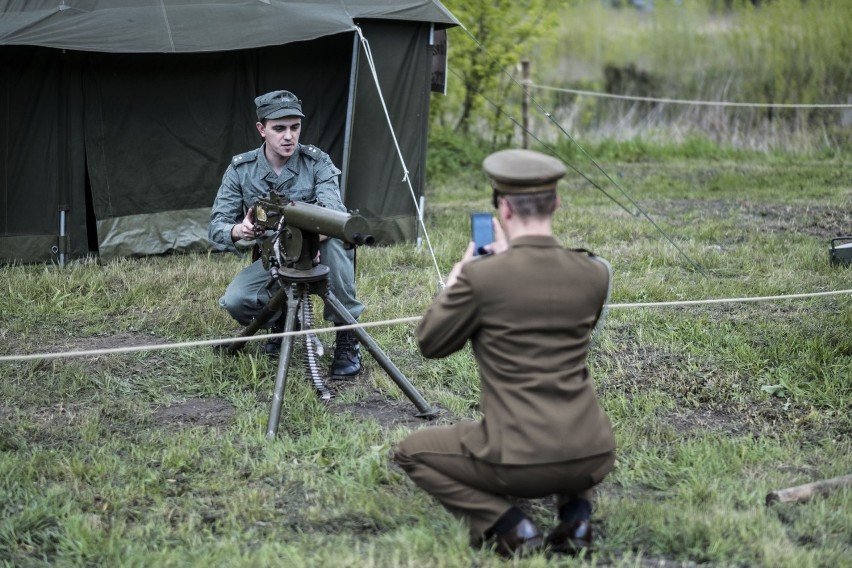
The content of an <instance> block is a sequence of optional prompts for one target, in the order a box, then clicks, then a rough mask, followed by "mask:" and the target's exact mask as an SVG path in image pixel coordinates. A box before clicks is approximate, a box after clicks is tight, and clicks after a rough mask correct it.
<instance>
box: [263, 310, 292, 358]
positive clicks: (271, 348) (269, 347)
mask: <svg viewBox="0 0 852 568" xmlns="http://www.w3.org/2000/svg"><path fill="white" fill-rule="evenodd" d="M286 324H287V313H286V312H284V313H282V314H281V316H280V317H279V318H278V319H277V320H275V321H274V322H272V327H271V328H269V333H284V326H285V325H286ZM300 329H302V325H301V322H300V321H299V318H296V324H295V327H294V329H293V331H299V330H300ZM281 339H282V338H280V337H271V338H269V339H267V340H266V345H265V346H264V348H263V349H264V351H266V354H267V355H269V356H270V357H278V355H279V354H280V353H281Z"/></svg>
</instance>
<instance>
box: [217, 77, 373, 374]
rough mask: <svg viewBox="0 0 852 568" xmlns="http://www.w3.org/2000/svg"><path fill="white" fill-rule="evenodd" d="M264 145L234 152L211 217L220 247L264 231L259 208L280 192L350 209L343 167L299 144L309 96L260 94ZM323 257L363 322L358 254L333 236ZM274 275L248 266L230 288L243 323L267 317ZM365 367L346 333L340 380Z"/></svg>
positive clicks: (337, 368) (230, 302)
mask: <svg viewBox="0 0 852 568" xmlns="http://www.w3.org/2000/svg"><path fill="white" fill-rule="evenodd" d="M255 104H256V105H257V124H256V127H257V131H258V132H259V133H260V136H261V138H263V144H262V145H261V146H260V148H258V149H256V150H252V151H250V152H246V153H244V154H240V155H238V156H234V157H233V159H232V160H231V164H230V165H229V166H228V168H227V170H225V175H224V176H223V177H222V185H221V186H220V187H219V193H218V194H217V195H216V201H215V202H214V204H213V211H212V213H211V215H210V227H209V239H210V242H211V243H213V246H214V247H216V248H217V249H218V250H229V251H233V252H237V248H236V246H235V243H236V242H237V241H239V240H251V239H254V238H256V237H257V236H258V235H259V231H258V229H257V228H256V227H255V223H254V211H253V207H254V204H255V202H256V201H257V198H258V197H262V196H265V195H269V194H270V193H273V192H274V193H277V194H278V195H282V196H285V197H287V198H288V199H289V200H290V201H304V202H306V203H312V204H315V205H321V206H323V207H328V208H329V209H334V210H335V211H343V212H345V211H346V207H345V206H344V205H343V202H342V201H341V198H340V188H339V187H338V183H339V182H338V177H339V176H340V170H339V169H337V168H336V167H335V165H334V163H332V161H331V158H330V157H329V156H328V154H326V153H325V152H323V151H322V150H320V149H318V148H316V147H315V146H310V145H307V146H306V145H302V144H299V135H300V134H301V127H302V118H304V116H305V115H304V114H302V101H300V100H299V99H298V98H296V96H295V95H294V94H293V93H291V92H289V91H273V92H271V93H267V94H265V95H261V96H259V97H257V98H256V99H255ZM320 261H321V262H322V263H323V264H325V265H326V266H328V268H329V275H328V285H329V288H330V289H331V291H332V292H333V293H334V295H335V296H337V298H338V299H339V300H340V302H341V303H342V304H343V305H344V307H346V309H347V311H348V312H349V313H350V314H352V317H353V318H355V319H358V316H360V315H361V312H362V311H363V310H364V306H363V305H362V304H361V302H359V301H358V300H357V299H356V298H355V268H354V251H352V250H351V249H350V250H347V249H346V248H345V247H344V244H343V241H340V240H339V239H325V240H324V241H323V242H322V243H321V245H320ZM269 280H270V275H269V272H267V271H266V270H265V269H264V268H263V262H262V261H261V260H260V259H258V260H256V261H254V262H253V263H251V264H250V265H249V266H247V267H246V268H244V269H243V270H242V271H241V272H240V273H239V274H237V276H236V277H235V278H234V279H233V280H232V281H231V283H230V284H229V285H228V288H227V290H225V294H224V295H223V296H222V297H221V298H220V299H219V305H220V306H221V307H222V308H224V309H226V310H228V313H229V314H231V317H233V318H234V319H235V320H237V321H238V322H239V323H240V324H242V325H248V324H249V323H251V321H252V320H253V319H254V318H255V317H256V316H257V315H258V314H260V312H261V310H263V308H264V306H266V304H267V303H268V302H269V300H270V298H271V296H270V293H269V290H268V289H267V287H266V285H267V283H268V282H269ZM324 316H325V319H326V320H329V321H333V322H334V323H335V324H337V325H343V324H345V323H346V322H344V321H336V320H337V319H339V317H338V316H337V315H336V314H334V313H333V312H332V311H331V310H330V309H328V307H326V310H325V314H324ZM272 331H273V332H274V333H278V332H281V331H284V326H283V322H280V321H273V324H272ZM280 345H281V340H280V339H278V340H270V343H269V344H267V346H266V350H267V352H268V353H270V355H275V354H277V352H278V349H279V348H280ZM360 371H361V354H360V350H359V346H358V340H357V339H356V338H355V335H354V334H353V333H352V332H351V331H339V332H337V337H336V340H335V350H334V361H333V362H332V365H331V371H330V374H331V377H332V378H337V379H340V378H348V377H352V376H354V375H357V374H358V373H359V372H360Z"/></svg>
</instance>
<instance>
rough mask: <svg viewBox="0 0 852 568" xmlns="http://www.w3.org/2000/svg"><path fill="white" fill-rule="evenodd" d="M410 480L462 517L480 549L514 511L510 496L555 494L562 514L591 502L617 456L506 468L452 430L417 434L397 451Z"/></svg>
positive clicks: (425, 430)
mask: <svg viewBox="0 0 852 568" xmlns="http://www.w3.org/2000/svg"><path fill="white" fill-rule="evenodd" d="M393 459H394V461H395V462H396V463H397V464H398V465H399V466H400V467H401V468H402V469H403V470H405V472H406V473H407V474H408V476H409V477H410V478H411V480H412V481H413V482H414V483H415V484H417V485H418V486H419V487H421V488H422V489H424V490H425V491H426V492H427V493H429V494H431V495H432V496H433V497H435V499H437V500H438V502H440V503H441V504H442V505H443V506H444V507H445V508H446V509H447V510H448V511H450V512H451V513H452V514H453V515H455V516H456V517H457V518H460V519H462V520H463V521H464V522H465V523H466V525H467V526H468V528H469V530H470V538H471V544H473V545H478V544H479V543H481V542H482V540H483V539H484V538H485V536H486V535H487V532H488V529H490V528H491V527H493V526H494V524H495V523H496V522H497V521H498V520H499V519H500V517H501V516H502V515H503V514H504V513H506V511H508V510H509V509H510V508H511V507H512V503H511V502H510V501H509V500H508V497H520V498H525V499H537V498H542V497H547V496H550V495H554V496H555V497H556V507H557V512H558V510H559V507H561V506H562V505H563V504H565V503H567V502H569V501H571V500H573V499H577V498H581V499H586V500H588V501H589V502H592V498H593V491H592V488H593V487H594V486H595V485H597V484H598V483H600V481H601V480H602V479H603V478H604V477H605V476H606V474H607V473H609V472H610V471H611V470H612V468H613V465H614V463H615V452H607V453H605V454H600V455H595V456H591V457H587V458H583V459H578V460H571V461H565V462H559V463H545V464H530V465H514V464H513V465H504V464H499V463H490V462H486V461H482V460H480V459H477V458H476V457H474V456H472V455H471V454H470V452H469V451H468V450H467V449H466V448H465V447H464V446H462V444H461V442H460V441H459V438H458V434H457V432H456V430H455V429H454V428H453V427H452V426H435V427H427V428H423V429H421V430H417V431H415V432H413V433H412V434H410V435H409V436H408V437H407V438H405V439H404V440H403V441H402V442H400V443H399V444H398V445H397V447H396V448H395V450H394V456H393Z"/></svg>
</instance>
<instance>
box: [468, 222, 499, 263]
mask: <svg viewBox="0 0 852 568" xmlns="http://www.w3.org/2000/svg"><path fill="white" fill-rule="evenodd" d="M470 233H471V239H472V240H473V255H474V256H481V255H484V254H488V251H487V250H485V249H484V248H483V247H484V246H485V245H490V244H491V243H493V242H494V225H493V217H492V216H491V213H471V214H470Z"/></svg>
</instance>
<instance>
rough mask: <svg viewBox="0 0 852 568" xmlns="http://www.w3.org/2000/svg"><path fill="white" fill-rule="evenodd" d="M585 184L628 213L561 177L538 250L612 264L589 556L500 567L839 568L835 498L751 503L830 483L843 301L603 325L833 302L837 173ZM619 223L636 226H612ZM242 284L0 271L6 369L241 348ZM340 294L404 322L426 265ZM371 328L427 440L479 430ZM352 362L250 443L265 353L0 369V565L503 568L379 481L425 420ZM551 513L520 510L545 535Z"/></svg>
mask: <svg viewBox="0 0 852 568" xmlns="http://www.w3.org/2000/svg"><path fill="white" fill-rule="evenodd" d="M603 166H604V168H605V169H606V171H607V172H608V173H609V174H610V175H611V176H612V177H613V179H615V180H617V181H618V183H619V185H620V186H621V188H623V190H624V193H622V192H621V191H619V189H618V188H615V187H614V186H612V185H610V184H608V183H607V180H606V179H605V178H604V177H603V176H602V175H591V177H592V179H593V180H595V181H596V182H597V183H598V184H600V186H601V187H603V188H605V189H606V190H607V192H608V193H609V194H610V195H611V196H612V199H610V198H608V197H606V196H605V195H603V193H601V192H600V191H597V190H596V189H594V188H592V187H591V186H590V184H588V183H587V182H586V181H584V180H582V179H580V178H579V177H577V176H574V175H571V176H569V179H568V181H567V182H566V183H565V184H564V185H563V186H562V188H561V194H562V198H563V207H562V209H561V210H560V212H559V214H558V218H557V224H556V229H557V233H558V235H559V237H560V238H561V239H563V241H564V242H565V243H566V244H570V245H572V246H582V247H586V248H590V249H592V250H595V251H596V252H598V253H599V254H601V255H603V256H605V257H606V258H608V259H609V260H610V261H611V262H612V264H613V267H614V271H615V280H614V288H613V295H612V304H613V306H612V307H611V309H610V310H609V313H608V317H607V321H606V326H605V328H604V330H603V333H602V336H600V338H599V343H598V344H597V346H596V347H595V349H594V351H593V352H592V354H591V358H590V363H591V366H592V369H593V373H594V376H595V380H596V384H597V388H598V392H599V394H600V395H601V398H602V401H603V405H604V407H605V409H606V410H607V412H608V413H609V414H610V416H611V418H612V420H613V424H614V427H615V432H616V438H617V442H618V456H619V457H618V462H617V465H616V468H615V471H614V472H613V473H612V474H611V475H610V476H609V477H607V478H606V480H605V481H604V482H603V484H602V485H601V486H600V487H599V492H598V503H597V508H596V511H595V517H594V519H595V520H594V522H595V530H596V531H597V535H598V538H597V551H596V552H595V554H594V555H593V556H592V557H591V558H584V559H571V558H560V557H553V558H548V557H545V556H543V555H540V556H535V557H532V558H529V559H524V560H521V561H517V562H515V563H514V564H515V565H519V566H557V565H558V566H575V565H576V566H579V565H599V566H642V567H647V566H662V565H663V564H665V565H666V566H673V565H674V566H681V565H683V566H693V565H699V564H700V565H709V566H732V565H733V566H773V567H775V566H781V567H791V568H792V567H796V568H799V567H808V566H813V567H816V566H824V567H837V566H852V560H850V558H852V490H850V489H848V488H847V489H841V490H837V491H834V492H832V493H830V494H828V495H826V496H824V497H817V498H814V499H812V500H811V501H809V502H806V503H800V504H789V503H787V504H776V505H773V506H771V507H769V506H766V505H765V504H764V499H765V496H766V494H767V493H768V492H770V491H773V490H777V489H781V488H784V487H789V486H793V485H798V484H802V483H807V482H812V481H816V480H821V479H828V478H833V477H837V476H840V475H846V474H849V473H852V417H850V410H852V379H850V374H852V373H850V372H851V371H852V337H850V329H852V296H850V295H835V296H825V297H813V298H805V299H802V298H798V299H784V300H779V299H775V300H767V301H760V302H724V303H718V304H708V305H688V306H668V307H653V306H637V307H625V306H624V304H628V303H640V304H645V303H649V302H662V301H685V300H701V299H711V298H746V297H758V296H776V295H783V294H796V293H810V292H825V291H833V290H845V289H850V288H852V267H849V268H840V267H834V266H831V265H829V262H828V258H829V255H828V250H829V240H830V239H831V238H833V237H836V236H839V235H845V234H849V233H852V185H850V179H852V167H850V164H849V162H848V160H842V159H837V158H835V159H825V160H818V159H814V158H804V157H799V156H795V155H785V156H778V157H767V156H763V155H760V156H738V157H737V156H734V157H730V158H728V157H716V158H713V159H706V158H693V159H687V158H664V157H663V158H659V159H655V160H653V161H652V160H649V159H648V158H647V157H646V158H642V157H641V156H639V157H637V158H636V159H634V160H631V161H629V162H628V161H622V162H609V163H604V164H603ZM625 194H626V195H625ZM628 196H629V198H628ZM488 197H489V196H488V191H487V189H486V183H485V182H484V180H483V179H482V177H481V176H480V174H479V173H478V172H472V173H470V174H469V175H467V176H462V177H460V178H457V179H456V180H454V181H451V182H448V183H446V184H444V185H442V186H440V187H432V188H430V189H429V191H428V194H427V218H426V224H427V228H428V232H429V237H430V241H431V244H432V246H433V248H434V253H435V259H436V262H437V265H438V267H439V269H440V271H441V272H442V273H443V274H446V273H447V272H448V271H449V268H450V267H451V265H452V263H453V262H454V261H455V260H456V259H457V258H458V256H460V254H461V251H462V250H463V248H464V246H465V244H466V239H467V237H466V235H467V223H468V221H467V214H468V213H469V212H470V211H474V210H488V208H489V203H488ZM615 200H617V201H618V202H619V203H620V205H619V204H616V203H615V202H614V201H615ZM637 206H639V207H641V209H642V211H644V212H645V213H647V217H646V216H644V215H642V214H640V215H631V214H630V213H628V211H626V210H629V211H633V212H635V211H636V210H637ZM649 218H650V219H652V220H653V221H654V223H656V225H657V227H658V228H657V227H655V226H654V224H652V223H651V221H650V220H649ZM664 234H665V236H664ZM668 239H671V242H669V240H668ZM672 243H674V244H672ZM674 245H677V248H675V246H674ZM242 265H243V261H241V260H240V259H238V258H236V257H234V256H229V255H209V256H207V255H194V256H165V257H155V258H144V259H137V260H120V261H115V262H112V263H109V264H106V265H101V264H98V263H97V262H94V261H79V262H74V263H72V264H71V265H70V266H67V267H66V268H64V269H60V268H57V267H44V266H7V267H2V268H0V290H2V294H0V339H2V341H0V355H4V356H8V355H14V354H24V353H46V352H68V351H77V350H91V349H104V348H117V347H126V346H136V345H154V344H175V343H180V342H185V341H193V340H198V339H218V338H227V337H231V336H233V335H235V334H236V333H237V332H238V331H239V328H238V327H237V326H235V324H234V323H233V322H232V321H230V319H229V318H228V317H227V315H226V314H224V313H222V312H221V311H219V310H218V308H217V307H216V300H217V298H218V296H219V295H220V293H221V292H222V290H223V289H224V287H225V286H226V284H227V282H228V281H229V279H230V277H231V276H232V275H233V274H234V273H236V272H237V270H239V268H240V267H241V266H242ZM357 272H358V290H359V295H360V296H361V297H362V298H363V300H364V301H365V303H366V304H367V306H368V308H367V311H366V312H365V313H364V315H363V317H362V321H364V322H378V321H384V320H390V319H394V318H402V317H411V316H418V315H419V314H421V313H422V311H423V309H424V308H425V307H426V306H427V305H428V303H429V301H430V300H431V298H432V297H433V295H434V294H435V292H436V281H437V279H438V275H437V273H436V270H435V266H434V264H433V261H432V259H431V257H430V255H429V250H428V247H423V248H422V249H420V250H417V249H416V248H415V247H414V246H412V245H398V246H392V247H376V248H362V249H359V251H358V263H357ZM322 327H324V325H322ZM368 331H369V332H370V334H371V335H372V336H373V337H374V338H375V339H376V341H377V342H378V343H379V344H380V345H381V346H382V348H383V349H384V350H385V352H386V353H387V354H388V356H389V357H390V358H391V360H392V361H393V362H394V363H395V364H396V365H397V367H399V369H400V370H401V371H402V372H403V373H405V375H406V377H408V379H409V380H411V381H412V383H413V384H414V385H415V386H416V387H417V388H418V389H419V391H420V392H421V393H422V394H423V395H424V396H425V397H426V399H427V400H428V401H429V402H430V403H431V404H433V405H434V406H435V407H437V408H440V409H441V410H442V411H443V412H442V414H441V416H440V417H439V419H438V420H436V421H435V422H432V423H431V424H434V423H449V422H453V421H456V420H459V419H464V418H475V417H476V403H477V397H478V383H477V376H476V368H475V365H474V363H473V360H472V357H471V354H470V353H469V352H467V351H465V352H462V353H458V354H456V355H454V356H452V357H449V358H447V359H443V360H438V361H429V360H424V359H423V358H421V357H420V356H419V354H418V351H417V348H416V344H415V341H414V335H413V325H412V324H394V325H386V326H377V327H372V328H369V329H368ZM320 338H321V339H323V341H324V343H326V345H327V347H328V344H329V343H330V341H331V336H330V335H328V334H325V333H321V334H320ZM327 350H328V349H327ZM301 351H302V349H301V347H298V348H297V353H296V356H297V357H298V356H299V354H300V353H301ZM327 363H328V356H327V355H326V358H325V359H324V361H323V365H324V366H326V365H327ZM365 363H366V365H365V372H364V373H363V374H362V376H361V377H360V378H359V379H357V380H355V381H352V382H346V383H341V384H335V385H333V387H334V389H335V390H336V394H337V396H336V398H335V399H334V400H333V401H332V403H331V404H329V405H325V404H323V403H321V402H319V401H318V399H317V397H316V396H315V394H314V392H313V391H312V389H311V387H310V386H309V384H308V383H307V381H305V380H304V370H303V366H302V365H301V364H300V363H299V361H298V360H297V361H296V362H294V364H293V365H291V368H290V373H289V383H288V386H287V390H286V394H285V400H284V406H283V419H282V423H281V427H280V429H279V431H278V436H277V437H276V438H275V439H274V440H272V441H268V440H267V439H266V438H265V431H266V425H267V417H268V413H269V405H270V398H271V394H272V383H273V377H274V375H275V371H276V367H275V364H274V362H271V361H269V360H267V359H266V358H265V357H264V356H263V355H262V342H254V343H251V344H249V346H248V347H247V348H246V349H245V350H244V352H243V353H242V354H240V355H238V356H230V357H228V356H222V355H217V354H214V353H213V351H212V349H211V348H210V347H186V348H175V349H162V350H149V351H142V352H129V353H113V354H99V355H89V356H82V357H73V358H63V359H42V360H33V361H0V564H3V565H6V566H205V567H208V566H318V567H319V566H368V567H370V566H376V567H378V566H412V567H414V566H416V567H422V566H435V567H437V566H448V567H453V566H502V565H512V562H508V561H503V560H501V559H499V558H497V557H496V556H494V555H493V554H491V553H490V552H488V551H480V550H472V549H469V548H468V546H467V543H466V538H465V534H464V531H463V530H462V527H460V525H459V524H458V523H457V522H456V521H455V520H454V519H453V518H452V517H451V516H450V515H449V514H448V513H446V512H445V511H444V510H443V509H441V508H440V507H439V506H438V505H437V504H436V503H435V502H434V501H432V500H431V499H430V498H429V497H427V496H426V495H425V494H423V493H421V492H420V491H418V490H417V489H416V488H415V487H414V486H413V485H412V484H411V483H410V482H409V481H408V480H407V478H406V477H405V476H404V475H403V474H402V473H401V472H400V471H399V470H398V469H396V468H395V467H394V466H393V465H391V464H390V463H389V460H388V452H389V450H390V448H391V447H392V446H393V444H394V443H395V442H396V441H398V440H399V439H401V438H402V437H403V436H405V434H406V433H407V432H409V431H410V430H411V429H413V428H419V427H428V426H429V425H430V423H426V422H423V421H422V420H421V419H419V418H416V417H414V414H415V409H414V407H413V405H412V404H411V403H410V402H409V401H408V400H407V399H406V398H405V397H404V396H403V394H402V392H401V391H400V390H399V389H398V388H397V387H396V385H395V384H394V383H393V382H392V381H391V380H390V379H389V378H388V376H387V375H386V374H385V373H384V371H383V370H382V369H381V368H380V367H379V366H378V365H377V364H376V362H375V361H374V360H373V359H371V358H370V357H369V356H367V357H366V358H365ZM550 505H551V504H550V503H547V502H521V506H522V507H524V508H525V509H526V510H527V511H529V512H530V513H531V514H532V515H533V517H534V518H535V519H536V521H538V522H539V523H540V524H541V525H544V526H551V525H552V524H553V518H552V511H551V510H550Z"/></svg>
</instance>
